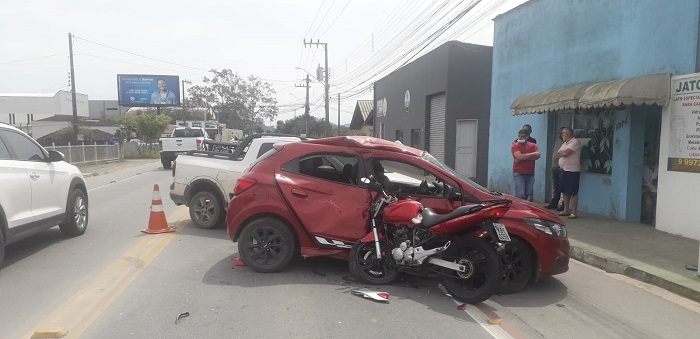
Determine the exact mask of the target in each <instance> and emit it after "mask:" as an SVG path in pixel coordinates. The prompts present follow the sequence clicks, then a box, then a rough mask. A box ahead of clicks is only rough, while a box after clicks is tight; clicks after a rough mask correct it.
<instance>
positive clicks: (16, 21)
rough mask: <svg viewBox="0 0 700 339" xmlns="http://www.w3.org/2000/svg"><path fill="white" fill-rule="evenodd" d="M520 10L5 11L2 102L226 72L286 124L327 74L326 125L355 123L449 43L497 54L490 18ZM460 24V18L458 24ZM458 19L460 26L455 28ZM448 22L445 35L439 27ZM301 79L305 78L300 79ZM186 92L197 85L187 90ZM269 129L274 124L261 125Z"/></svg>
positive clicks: (441, 5) (317, 107)
mask: <svg viewBox="0 0 700 339" xmlns="http://www.w3.org/2000/svg"><path fill="white" fill-rule="evenodd" d="M523 2H525V0H481V1H479V0H440V1H424V0H404V1H400V0H374V1H369V0H296V1H282V0H274V1H273V0H267V1H266V0H259V1H240V0H228V1H223V0H217V1H211V0H200V1H194V2H193V1H184V0H170V1H148V0H141V1H132V0H122V1H118V2H116V1H106V0H62V1H54V0H41V1H39V0H24V1H12V2H9V1H8V2H6V3H4V4H3V9H2V11H1V12H0V41H2V44H0V79H1V81H0V93H37V94H52V93H55V92H56V91H58V90H70V85H69V79H70V78H69V71H70V66H69V53H68V50H69V49H68V41H69V39H68V33H72V34H73V36H74V39H73V51H74V68H75V81H76V91H77V92H78V93H83V94H87V95H88V98H89V99H91V100H100V99H112V100H114V99H117V74H164V75H177V76H179V77H180V79H181V80H189V81H191V82H192V85H201V84H203V82H202V79H203V78H204V77H206V76H209V77H210V76H211V73H209V72H208V71H209V70H211V69H218V70H220V69H224V68H228V69H231V70H233V71H234V72H236V73H238V74H239V75H241V76H246V77H247V76H249V75H254V76H258V77H260V78H262V79H263V80H265V81H267V82H269V83H270V84H272V85H273V88H274V89H275V91H276V92H277V93H276V97H277V100H278V106H279V109H280V115H279V116H278V118H277V119H276V120H287V119H291V118H293V117H294V116H295V114H298V115H300V114H303V103H302V102H303V101H304V96H305V90H304V88H303V87H295V85H302V84H303V81H302V79H303V78H305V76H306V73H305V71H304V70H306V71H308V72H309V73H311V74H312V76H313V75H315V74H316V68H317V67H318V66H319V65H320V66H324V57H323V56H324V52H323V48H322V47H316V46H309V45H305V44H304V41H306V42H309V41H311V40H313V41H314V42H317V41H320V42H321V43H327V46H328V58H329V69H330V80H329V82H330V98H331V102H330V120H331V122H336V121H337V114H338V103H337V97H338V93H340V95H341V124H348V123H349V122H350V120H351V118H352V112H353V110H354V108H355V102H356V100H358V99H371V98H372V93H371V90H370V88H371V83H372V82H373V81H376V80H378V79H381V78H382V77H383V76H386V75H387V74H389V73H391V72H392V71H394V70H396V69H398V68H400V67H401V65H403V64H404V63H406V62H410V61H411V60H415V59H416V58H417V57H420V56H421V55H423V54H425V53H426V52H429V51H430V50H432V49H434V48H435V47H437V46H439V45H441V44H442V43H444V42H446V41H449V40H459V41H463V42H468V43H474V44H480V45H492V44H493V21H492V19H493V17H495V16H496V15H498V14H500V13H504V12H506V11H508V10H510V9H512V8H514V7H516V6H518V5H520V4H521V3H523ZM460 14H463V15H462V16H460ZM458 18H459V19H458ZM450 20H453V23H452V25H451V26H449V28H447V27H446V28H445V30H444V32H442V33H441V34H438V33H440V28H441V27H443V26H445V25H447V24H448V22H449V21H450ZM297 68H301V69H303V70H299V69H297ZM186 86H188V87H189V86H191V85H186ZM323 88H324V87H323V84H322V83H320V82H318V81H314V80H312V82H311V89H310V103H311V114H312V115H313V116H316V117H319V118H322V117H323V116H324V115H325V111H324V104H323V92H324V89H323ZM266 123H268V124H269V122H266Z"/></svg>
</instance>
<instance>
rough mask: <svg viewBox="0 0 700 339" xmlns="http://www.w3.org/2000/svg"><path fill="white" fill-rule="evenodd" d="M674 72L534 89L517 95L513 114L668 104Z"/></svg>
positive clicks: (512, 107) (513, 105)
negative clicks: (534, 90)
mask: <svg viewBox="0 0 700 339" xmlns="http://www.w3.org/2000/svg"><path fill="white" fill-rule="evenodd" d="M670 87H671V75H670V74H668V73H663V74H651V75H643V76H639V77H635V78H628V79H622V80H611V81H604V82H596V83H588V84H581V85H576V86H572V87H566V88H559V89H554V90H550V91H546V92H540V93H531V94H526V95H523V96H520V97H518V98H517V99H515V101H513V104H512V105H511V106H510V110H511V112H513V115H520V114H532V113H546V112H552V111H558V110H564V109H572V108H579V107H580V108H593V107H615V106H622V105H643V104H645V105H659V106H665V105H666V104H667V103H668V100H669V97H670Z"/></svg>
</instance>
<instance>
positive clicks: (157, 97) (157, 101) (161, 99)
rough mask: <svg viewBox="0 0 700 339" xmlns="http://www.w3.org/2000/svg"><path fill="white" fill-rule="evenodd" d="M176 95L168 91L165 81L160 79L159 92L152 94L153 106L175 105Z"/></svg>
mask: <svg viewBox="0 0 700 339" xmlns="http://www.w3.org/2000/svg"><path fill="white" fill-rule="evenodd" d="M175 100H176V99H175V93H173V92H171V91H168V86H167V85H166V84H165V80H163V79H158V91H157V92H153V94H151V104H154V105H175Z"/></svg>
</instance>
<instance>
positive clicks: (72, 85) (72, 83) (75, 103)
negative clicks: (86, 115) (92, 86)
mask: <svg viewBox="0 0 700 339" xmlns="http://www.w3.org/2000/svg"><path fill="white" fill-rule="evenodd" d="M68 50H69V53H68V54H69V55H70V95H71V99H72V100H73V135H74V140H73V142H74V143H75V144H76V145H77V144H78V100H77V99H76V98H75V68H74V67H73V35H72V34H70V33H68Z"/></svg>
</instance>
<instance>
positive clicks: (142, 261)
mask: <svg viewBox="0 0 700 339" xmlns="http://www.w3.org/2000/svg"><path fill="white" fill-rule="evenodd" d="M187 213H188V209H187V208H186V207H181V208H179V209H178V210H177V211H176V212H175V213H173V215H171V216H170V217H169V218H168V219H170V220H175V222H171V224H174V225H175V227H174V228H175V229H176V233H178V232H180V231H181V230H182V229H184V227H185V226H186V225H187V222H186V221H189V220H183V219H184V217H185V216H186V215H187ZM176 233H163V234H144V236H143V238H142V239H141V240H140V241H139V242H138V243H137V244H136V245H134V247H132V248H131V249H129V250H128V251H127V252H126V253H124V254H123V255H122V256H121V257H120V258H119V259H117V260H116V261H115V262H114V263H112V265H110V267H108V268H107V269H106V270H104V271H103V272H102V273H101V274H100V275H98V276H97V277H96V278H95V279H94V280H93V281H91V282H90V283H89V284H88V285H87V286H85V287H84V288H82V289H80V290H79V291H78V292H77V293H76V294H75V295H73V296H72V297H71V298H70V299H68V301H66V302H65V303H64V304H63V305H61V306H59V307H58V308H57V309H56V310H55V311H53V312H52V313H51V314H50V315H49V316H48V317H47V318H46V319H44V320H43V321H42V322H40V325H39V326H36V327H35V328H34V329H33V330H32V331H31V332H29V333H28V334H27V335H25V336H23V338H31V337H32V336H35V337H43V338H56V337H60V336H61V334H59V333H65V331H68V337H70V338H78V337H80V335H81V334H83V332H85V331H86V330H87V329H88V328H89V327H90V325H92V323H93V322H95V320H97V319H98V318H99V317H100V315H102V313H103V312H104V311H105V310H106V309H107V307H109V305H110V304H112V302H114V300H116V299H117V298H118V297H119V296H120V295H121V294H122V293H123V292H124V291H125V290H126V289H127V287H129V285H130V284H131V283H132V282H133V281H134V280H136V278H137V277H138V276H139V275H140V274H141V273H142V272H143V271H144V270H145V269H146V267H148V265H149V264H150V263H151V262H152V261H153V260H154V259H155V258H156V257H157V256H158V255H159V254H160V253H161V252H162V251H163V250H164V249H165V248H166V247H167V246H168V244H169V243H170V241H172V240H173V239H174V238H175V236H176Z"/></svg>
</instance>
